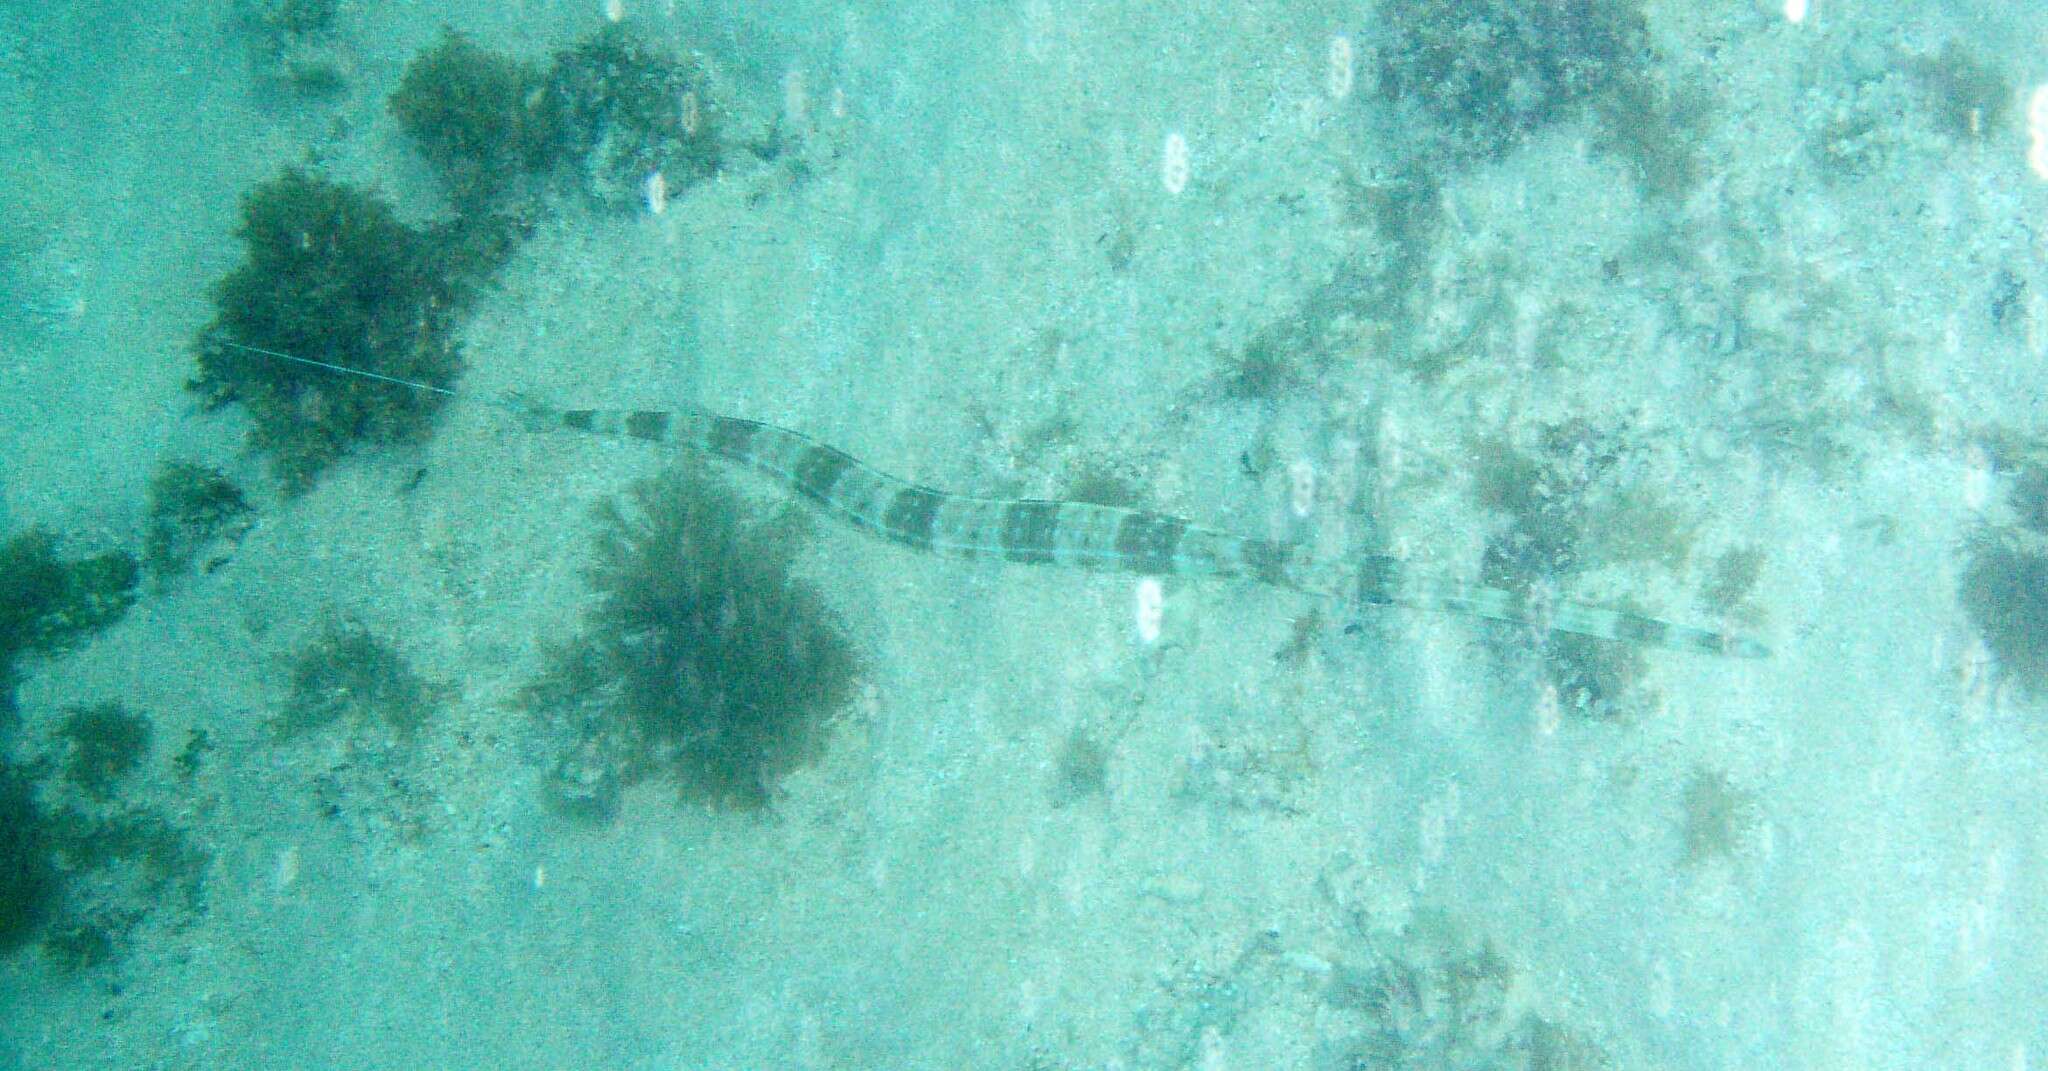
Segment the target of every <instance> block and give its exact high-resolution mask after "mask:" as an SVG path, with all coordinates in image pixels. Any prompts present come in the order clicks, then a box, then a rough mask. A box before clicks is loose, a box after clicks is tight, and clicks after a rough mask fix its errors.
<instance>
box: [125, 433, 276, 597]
mask: <svg viewBox="0 0 2048 1071" xmlns="http://www.w3.org/2000/svg"><path fill="white" fill-rule="evenodd" d="M252 520H253V518H252V517H251V510H250V506H249V500H248V499H247V498H246V497H245V496H243V494H242V489H241V488H240V487H237V486H236V485H235V482H234V481H233V480H230V479H228V478H227V477H226V476H225V475H223V474H222V473H221V472H220V470H218V469H215V468H211V467H208V466H206V465H198V464H194V463H192V462H189V461H170V462H166V463H164V464H163V465H162V466H160V467H159V468H158V469H157V472H156V475H155V476H153V477H151V478H150V481H149V522H148V527H147V529H146V530H145V532H144V534H143V540H142V564H143V565H144V567H146V568H147V569H148V570H149V572H150V573H151V575H153V576H156V577H158V578H160V579H161V578H166V577H172V576H177V575H178V574H180V573H183V572H185V571H186V570H188V569H190V568H191V567H192V562H193V560H194V559H195V558H197V557H198V556H199V553H200V551H202V550H205V549H207V547H209V546H211V545H212V544H213V542H214V541H215V540H216V539H220V540H226V541H228V542H232V541H234V540H235V539H238V538H240V537H241V535H242V534H243V533H244V532H246V531H247V530H248V527H249V525H250V523H251V521H252Z"/></svg>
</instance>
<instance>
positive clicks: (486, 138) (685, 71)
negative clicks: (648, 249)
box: [389, 22, 720, 211]
mask: <svg viewBox="0 0 2048 1071" xmlns="http://www.w3.org/2000/svg"><path fill="white" fill-rule="evenodd" d="M709 98H710V95H709V93H708V92H707V91H706V86H705V79H704V76H703V74H702V73H701V71H700V70H699V69H698V68H697V66H696V65H695V64H692V63H690V62H687V61H686V60H685V59H683V58H682V57H681V56H678V55H676V54H675V53H674V52H672V51H670V50H668V49H666V48H664V47H662V46H660V45H658V44H656V43H654V42H653V41H651V40H649V39H648V38H647V37H646V36H645V35H644V34H643V33H641V32H640V31H639V30H637V29H635V28H634V26H633V24H631V23H626V22H618V23H608V24H606V25H605V26H604V28H603V29H600V30H598V31H597V32H596V33H594V34H592V35H590V36H589V37H587V38H585V39H584V40H582V41H580V42H578V43H576V44H574V45H572V46H570V47H568V48H566V49H563V50H562V51H560V52H558V53H556V54H555V55H554V56H553V57H552V59H551V61H550V62H549V63H548V64H547V65H545V66H542V65H539V64H535V63H531V62H528V61H525V60H519V59H515V58H511V57H507V56H503V55H499V54H497V53H493V52H490V51H487V50H485V49H484V48H482V47H480V46H478V45H476V44H475V43H473V42H472V41H470V40H469V39H468V38H467V37H465V36H463V35H462V34H459V33H456V32H454V31H452V30H451V31H448V32H447V33H445V34H444V35H443V36H442V38H441V41H440V43H439V44H437V45H436V46H435V47H434V48H433V49H431V50H429V51H428V52H425V53H423V54H421V55H420V56H419V57H417V58H416V59H414V60H413V61H412V63H411V64H410V65H409V66H407V68H406V72H405V76H404V78H403V80H402V81H401V82H400V84H399V87H398V89H397V91H395V92H394V93H392V95H391V99H390V101H389V106H390V108H391V113H392V115H393V116H394V117H395V118H396V119H397V120H398V124H399V126H400V128H401V129H403V130H404V131H405V132H406V134H407V135H409V136H410V137H412V139H413V140H414V141H415V142H416V143H418V145H419V146H420V150H421V152H422V153H423V154H424V155H425V156H426V157H427V159H428V161H429V162H430V163H432V164H433V165H434V166H435V167H436V169H438V170H439V171H440V173H441V177H442V180H443V182H445V183H446V185H447V187H448V191H449V195H450V197H451V198H452V199H453V200H454V201H455V203H456V204H457V205H458V206H459V207H461V208H463V209H464V210H465V211H468V210H471V209H475V208H480V207H484V206H487V205H491V204H494V203H500V202H502V201H503V200H504V199H505V198H506V197H507V195H509V194H512V193H514V192H517V191H521V190H522V189H523V183H522V180H523V179H532V178H539V177H557V178H560V179H562V180H564V181H566V182H567V183H568V184H569V185H570V186H572V187H573V188H574V189H576V190H578V191H580V192H582V193H583V194H585V195H586V196H589V197H590V198H592V199H594V200H596V201H598V202H601V203H604V204H609V205H613V206H637V205H641V204H644V203H645V202H646V198H647V194H646V187H647V183H648V181H649V176H651V175H654V174H657V173H658V174H659V175H660V176H661V178H662V182H663V183H664V184H665V186H666V189H667V190H668V191H669V192H670V193H673V192H675V191H677V190H680V189H681V188H683V187H684V186H686V185H688V184H689V183H692V182H695V181H697V180H698V179H701V178H704V177H706V176H708V175H710V174H711V173H712V172H713V171H715V170H716V169H717V167H718V160H719V152H720V149H719V143H718V139H717V134H716V124H715V122H714V118H713V112H712V108H711V105H710V99H709Z"/></svg>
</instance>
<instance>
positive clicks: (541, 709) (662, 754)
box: [526, 469, 860, 820]
mask: <svg viewBox="0 0 2048 1071" xmlns="http://www.w3.org/2000/svg"><path fill="white" fill-rule="evenodd" d="M799 520H800V515H797V514H785V515H784V516H783V517H782V518H780V519H778V520H775V521H766V522H757V523H749V522H747V521H745V520H743V519H742V513H741V504H740V502H739V501H738V499H737V498H736V497H735V495H734V494H733V492H732V491H731V490H730V489H728V488H727V487H726V486H725V485H723V484H721V483H718V482H715V481H714V480H713V478H711V477H709V476H706V475H704V474H702V473H699V472H697V471H695V470H689V469H684V470H676V471H673V472H670V473H668V474H666V475H663V476H660V477H657V478H654V479H650V480H646V481H642V482H641V483H639V484H637V485H635V486H634V488H633V490H632V493H631V494H630V496H629V497H628V499H627V501H626V503H625V504H624V505H620V504H616V503H607V504H606V505H605V506H604V507H602V508H601V510H600V511H599V518H598V523H599V533H598V536H597V545H596V557H595V563H594V565H593V567H592V569H591V572H590V579H591V584H592V586H593V587H594V588H595V590H596V593H597V596H598V598H597V602H596V604H595V605H594V607H593V608H592V609H591V611H590V612H589V614H588V616H587V619H586V621H585V628H584V632H583V634H582V636H581V637H580V638H578V639H577V640H576V641H575V642H574V643H573V644H572V645H571V646H569V647H568V648H566V649H565V650H563V651H561V652H558V654H557V656H556V659H555V663H554V665H553V667H552V668H551V669H550V670H549V671H548V673H547V674H546V675H544V676H543V677H542V679H541V680H540V681H538V682H537V683H536V684H534V685H533V686H532V687H531V688H530V689H528V691H527V693H526V703H527V705H528V706H529V708H530V709H532V710H533V711H534V712H535V713H536V714H537V716H538V717H539V718H540V719H541V722H542V724H543V726H544V728H545V729H546V730H547V731H549V733H550V734H551V735H552V736H553V737H555V738H556V739H558V740H560V741H561V742H562V756H561V761H560V762H559V763H558V764H557V766H556V769H555V771H554V774H553V794H554V796H555V798H556V800H557V802H560V803H562V804H563V805H564V806H565V808H566V809H568V810H570V811H571V812H572V813H575V814H578V815H580V816H582V817H586V818H590V819H595V820H602V819H605V818H608V817H609V816H610V815H611V814H612V813H614V812H615V810H616V808H617V805H618V793H619V790H620V789H622V788H623V787H625V786H627V785H630V784H632V783H634V782H636V781H639V780H642V779H644V778H646V777H648V776H649V775H651V774H654V773H657V772H666V773H668V774H671V775H672V776H673V777H674V778H675V779H676V781H677V782H678V784H679V785H680V787H681V789H682V791H683V793H684V794H685V796H686V797H689V798H693V799H698V800H702V801H706V802H710V803H714V804H720V805H726V806H733V807H740V808H755V807H760V806H763V805H765V804H766V803H767V802H768V800H769V797H770V793H771V792H772V790H773V788H774V786H775V783H776V782H777V781H778V780H779V779H780V778H781V777H783V776H784V775H785V774H787V773H789V772H790V771H791V770H793V769H796V768H797V767H799V766H801V765H803V764H805V763H808V762H810V761H812V760H813V759H815V758H816V757H817V756H818V755H819V753H820V752H821V751H822V749H823V747H824V742H825V737H826V732H827V729H828V726H829V723H830V719H831V716H832V715H833V713H834V712H835V711H837V710H838V709H839V708H840V707H841V706H842V705H843V704H844V703H845V702H846V701H847V700H848V699H849V698H850V697H851V695H852V690H853V685H854V681H855V679H856V676H857V674H858V672H859V668H860V663H859V659H858V657H857V656H856V654H855V653H854V650H853V648H852V646H851V644H850V643H849V641H848V640H847V638H846V637H845V635H844V634H843V632H842V631H841V629H840V626H839V625H838V623H837V621H836V619H835V618H834V616H833V615H832V614H831V613H830V611H829V610H828V609H827V608H826V607H825V605H824V602H823V600H822V599H821V598H820V597H819V596H818V594H817V593H816V592H815V591H813V590H812V589H811V588H810V587H809V586H808V585H806V584H805V583H803V582H802V581H800V580H798V579H797V578H796V577H794V576H792V575H791V572H790V564H791V560H792V558H793V556H794V554H795V552H796V548H797V546H798V536H799V534H800V528H799V526H798V525H799Z"/></svg>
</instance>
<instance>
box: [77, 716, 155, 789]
mask: <svg viewBox="0 0 2048 1071" xmlns="http://www.w3.org/2000/svg"><path fill="white" fill-rule="evenodd" d="M58 734H59V735H60V736H62V737H63V738H64V740H65V742H66V744H67V745H68V746H69V748H70V754H68V755H66V756H65V760H64V780H65V781H67V782H69V783H70V784H71V786H72V787H73V788H76V789H78V790H79V791H81V792H83V793H85V794H86V795H88V796H90V797H92V798H94V799H99V800H105V799H109V798H111V797H112V795H113V791H114V784H115V783H116V782H118V781H119V780H120V779H121V778H123V777H126V776H127V775H128V774H130V773H133V772H134V770H135V767H136V766H137V765H138V764H140V763H141V762H142V757H143V756H144V755H147V754H148V753H149V738H150V727H149V719H148V718H145V717H143V716H141V715H139V714H131V713H129V712H128V708H126V707H124V706H122V705H121V704H119V703H98V704H95V705H93V706H89V707H73V708H72V709H71V712H70V713H69V714H67V715H66V716H65V718H64V721H63V722H62V723H60V725H59V726H58Z"/></svg>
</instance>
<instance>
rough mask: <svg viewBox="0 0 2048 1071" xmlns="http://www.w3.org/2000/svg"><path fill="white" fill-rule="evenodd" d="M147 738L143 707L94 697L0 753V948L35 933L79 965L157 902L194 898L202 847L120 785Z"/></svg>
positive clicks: (60, 958)
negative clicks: (31, 751) (31, 750)
mask: <svg viewBox="0 0 2048 1071" xmlns="http://www.w3.org/2000/svg"><path fill="white" fill-rule="evenodd" d="M150 738H151V728H150V723H149V720H148V719H147V718H145V717H142V716H141V715H137V714H132V713H130V712H129V711H127V710H126V709H125V708H123V707H122V706H121V705H120V704H118V703H102V704H96V705H93V706H87V707H77V708H73V709H72V710H71V711H70V712H69V713H68V714H67V715H66V716H65V717H64V718H63V720H62V721H60V722H59V723H58V724H57V726H56V732H55V733H54V734H53V736H52V738H51V740H50V741H49V748H50V751H49V753H48V754H47V755H45V756H44V757H42V758H39V759H37V760H35V761H33V762H16V761H11V760H0V954H4V953H8V952H13V951H16V950H18V949H20V948H23V947H25V946H27V945H28V944H30V943H31V942H36V943H38V944H40V946H41V948H42V950H43V951H44V952H45V953H46V954H48V955H49V956H50V958H51V959H52V960H54V961H55V962H57V963H58V964H59V965H61V966H64V967H67V968H72V969H86V968H90V967H94V966H97V965H99V964H101V963H104V962H106V961H107V960H109V959H111V958H113V957H114V956H116V955H117V954H118V953H119V952H120V950H121V947H122V944H123V942H124V940H125V939H126V938H127V936H128V935H129V933H130V932H131V931H132V930H133V929H134V928H135V927H136V926H138V925H139V924H141V923H142V922H143V921H145V920H146V919H148V918H149V917H150V915H151V914H152V913H153V912H155V911H157V910H159V909H160V908H164V907H170V908H172V909H174V910H176V911H180V912H184V913H187V914H190V913H193V912H197V911H199V910H202V909H203V906H204V905H203V882H204V878H205V872H206V867H207V865H208V862H209V860H208V857H207V855H206V853H205V852H203V851H201V850H199V849H197V848H194V847H193V846H192V845H191V844H190V843H188V841H187V840H186V838H185V835H184V834H183V833H182V832H180V831H179V830H178V829H177V828H176V827H175V826H173V825H172V824H171V823H170V822H168V821H166V820H165V819H164V818H163V817H162V816H161V815H159V814H158V813H156V812H155V811H153V810H151V809H149V808H147V807H145V806H140V805H137V804H135V803H133V802H130V801H127V800H124V799H123V798H122V797H121V796H120V795H119V794H118V792H117V790H118V789H120V788H122V787H123V786H124V785H125V784H127V782H129V781H130V780H132V778H133V777H134V775H135V773H136V771H137V770H138V769H139V768H140V767H141V764H142V761H143V760H144V759H145V758H146V757H147V756H148V754H149V751H150ZM53 772H54V774H55V776H52V774H53Z"/></svg>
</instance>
